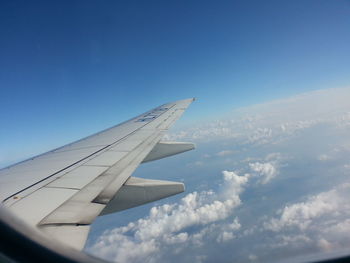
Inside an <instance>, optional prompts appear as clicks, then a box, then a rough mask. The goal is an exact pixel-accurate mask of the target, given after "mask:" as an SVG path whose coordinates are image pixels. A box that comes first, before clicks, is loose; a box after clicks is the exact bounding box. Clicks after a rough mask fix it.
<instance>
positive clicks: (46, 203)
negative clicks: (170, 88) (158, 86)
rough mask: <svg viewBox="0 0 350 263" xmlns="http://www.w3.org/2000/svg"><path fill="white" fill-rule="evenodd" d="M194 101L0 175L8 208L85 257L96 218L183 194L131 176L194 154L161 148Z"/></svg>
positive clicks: (180, 147) (178, 187)
mask: <svg viewBox="0 0 350 263" xmlns="http://www.w3.org/2000/svg"><path fill="white" fill-rule="evenodd" d="M192 101H193V99H187V100H181V101H176V102H173V103H168V104H164V105H162V106H160V107H157V108H155V109H153V110H151V111H148V112H146V113H144V114H142V115H140V116H138V117H136V118H133V119H131V120H129V121H126V122H124V123H122V124H119V125H117V126H114V127H112V128H109V129H107V130H104V131H102V132H99V133H97V134H94V135H92V136H89V137H87V138H84V139H82V140H79V141H77V142H74V143H71V144H68V145H65V146H63V147H61V148H58V149H55V150H52V151H50V152H47V153H45V154H42V155H39V156H36V157H34V158H31V159H29V160H26V161H23V162H21V163H18V164H16V165H12V166H10V167H7V168H4V169H2V170H0V198H1V200H2V203H3V205H4V206H5V207H7V208H8V209H9V210H10V211H11V212H12V213H13V214H15V215H16V216H18V217H19V218H20V219H21V220H22V221H24V222H25V223H26V224H29V225H31V226H33V227H35V228H37V229H40V230H41V231H42V232H44V233H46V234H48V235H49V236H50V237H52V238H54V239H56V240H60V241H62V242H64V243H65V244H69V245H70V246H72V247H74V248H76V249H79V250H80V249H82V248H83V247H84V244H85V242H86V239H87V236H88V233H89V229H90V225H91V224H92V223H93V221H94V220H95V218H96V217H97V216H99V215H103V214H109V213H114V212H117V211H120V210H123V209H127V208H130V207H134V206H137V205H141V204H144V203H147V202H151V201H154V200H158V199H160V198H164V197H167V196H170V195H173V194H176V193H180V192H183V191H184V185H183V184H182V183H177V182H169V181H159V180H147V179H141V178H135V177H131V175H132V173H133V172H134V170H135V169H136V168H137V167H138V166H139V165H140V163H142V162H147V161H152V160H156V159H160V158H163V157H166V156H170V155H173V154H177V153H180V152H184V151H188V150H191V149H193V148H194V145H193V144H191V143H179V142H161V141H160V140H161V138H162V136H163V135H164V132H165V131H166V130H167V129H168V128H169V127H170V126H171V125H172V124H173V123H174V122H175V121H176V120H177V119H178V118H179V117H180V116H181V115H182V113H183V112H184V111H185V109H186V108H187V107H188V106H189V104H190V103H191V102H192Z"/></svg>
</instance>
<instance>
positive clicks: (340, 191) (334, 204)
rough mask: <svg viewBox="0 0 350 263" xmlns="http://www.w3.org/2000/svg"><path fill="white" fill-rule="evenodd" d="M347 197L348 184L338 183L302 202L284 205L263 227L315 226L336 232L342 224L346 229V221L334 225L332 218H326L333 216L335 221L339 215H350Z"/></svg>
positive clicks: (303, 229) (349, 187)
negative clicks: (275, 216)
mask: <svg viewBox="0 0 350 263" xmlns="http://www.w3.org/2000/svg"><path fill="white" fill-rule="evenodd" d="M349 198H350V184H343V185H340V186H338V187H335V188H333V189H331V190H329V191H326V192H321V193H319V194H317V195H313V196H310V197H309V198H308V199H307V200H306V201H304V202H299V203H294V204H291V205H286V206H285V207H284V208H283V209H281V210H279V211H278V212H277V213H278V215H279V216H278V217H277V218H271V219H270V220H268V221H266V222H265V223H264V227H265V229H268V230H272V231H275V232H277V231H282V230H285V229H288V228H295V227H296V228H298V229H299V230H301V231H305V230H307V229H310V228H312V229H314V230H315V228H316V230H318V231H319V230H321V229H322V231H326V229H328V230H329V231H331V232H336V229H337V228H338V229H339V228H340V229H342V228H343V226H345V227H344V228H345V229H347V227H348V226H350V224H349V225H348V224H347V221H344V222H342V223H340V224H337V225H334V220H333V221H332V220H326V219H330V218H332V217H335V218H337V219H338V220H336V221H339V219H340V218H341V216H343V217H344V216H348V215H350V211H349V209H350V205H349V204H348V200H349ZM328 223H329V224H330V226H328ZM318 228H319V229H318ZM342 230H343V229H342ZM340 232H341V231H340ZM349 232H350V228H349Z"/></svg>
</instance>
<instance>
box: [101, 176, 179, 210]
mask: <svg viewBox="0 0 350 263" xmlns="http://www.w3.org/2000/svg"><path fill="white" fill-rule="evenodd" d="M184 190H185V186H184V184H183V183H178V182H172V181H162V180H150V179H143V178H137V177H130V178H129V179H128V180H127V181H126V183H125V184H124V185H123V186H122V187H121V188H120V190H119V191H118V193H117V194H116V195H115V197H114V198H113V199H112V200H111V201H110V202H109V203H108V205H107V206H106V207H105V208H104V209H103V210H102V212H101V215H107V214H111V213H115V212H118V211H121V210H125V209H128V208H132V207H135V206H139V205H143V204H146V203H149V202H153V201H157V200H159V199H163V198H166V197H169V196H172V195H175V194H179V193H182V192H183V191H184Z"/></svg>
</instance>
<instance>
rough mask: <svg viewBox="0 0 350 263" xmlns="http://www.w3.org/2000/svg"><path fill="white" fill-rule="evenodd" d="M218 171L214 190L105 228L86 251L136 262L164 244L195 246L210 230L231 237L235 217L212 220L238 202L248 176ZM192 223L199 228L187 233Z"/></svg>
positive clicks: (225, 214) (221, 238)
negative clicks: (219, 179) (218, 186)
mask: <svg viewBox="0 0 350 263" xmlns="http://www.w3.org/2000/svg"><path fill="white" fill-rule="evenodd" d="M222 174H223V186H222V189H221V190H219V191H218V192H217V193H215V192H213V191H203V192H200V193H198V192H193V193H190V194H187V195H186V196H185V197H184V198H182V199H181V201H180V202H179V203H178V204H171V205H169V204H165V205H162V206H155V207H153V208H152V209H151V210H150V213H149V215H148V216H147V217H145V218H141V219H139V220H137V221H136V222H131V223H129V224H128V225H127V226H125V227H119V228H116V229H113V230H110V231H106V232H105V233H104V234H103V235H102V236H101V237H100V238H99V239H98V240H97V242H96V243H95V244H94V245H93V246H92V247H91V248H89V249H88V250H89V251H90V252H92V253H93V254H96V255H99V256H101V257H103V258H108V259H112V260H116V261H118V262H129V261H134V262H137V261H144V258H145V257H146V258H147V257H151V258H153V257H156V255H159V251H160V250H161V248H162V247H164V246H171V245H174V244H177V249H178V250H181V244H184V243H185V242H186V241H189V242H192V243H193V244H194V245H197V246H199V245H200V244H201V242H202V239H203V237H204V236H207V235H209V234H210V233H211V234H213V233H219V236H217V238H216V240H217V241H218V242H227V241H228V240H231V239H233V238H234V233H233V232H235V231H237V230H239V229H240V227H241V225H240V223H239V221H238V218H235V219H234V220H233V221H231V223H223V224H221V225H220V224H219V225H216V224H215V223H216V222H219V221H221V220H224V219H227V218H229V217H230V216H231V215H232V213H233V211H234V209H235V208H236V207H237V206H239V205H240V204H241V199H240V197H239V194H240V193H242V191H243V190H244V186H245V185H246V184H247V183H248V180H249V175H244V176H240V175H238V174H236V173H235V172H231V171H223V172H222ZM193 226H203V228H202V229H201V230H200V231H198V232H195V233H190V232H188V230H187V229H189V228H190V227H193ZM218 229H220V230H219V231H218ZM179 246H180V247H179ZM156 252H157V253H156Z"/></svg>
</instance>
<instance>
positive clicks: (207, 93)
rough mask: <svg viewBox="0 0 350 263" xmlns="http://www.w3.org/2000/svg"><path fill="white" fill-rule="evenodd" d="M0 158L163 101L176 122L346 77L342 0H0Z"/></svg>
mask: <svg viewBox="0 0 350 263" xmlns="http://www.w3.org/2000/svg"><path fill="white" fill-rule="evenodd" d="M0 22H1V23H0V34H1V41H0V58H1V59H0V67H1V70H0V91H1V93H0V94H1V96H0V119H1V126H0V127H1V129H0V146H1V147H0V148H1V149H0V164H1V165H6V164H9V163H11V162H13V161H17V160H20V159H22V158H24V157H28V156H30V155H31V154H34V153H40V152H41V151H45V150H49V149H51V148H53V147H57V146H60V145H61V144H64V143H68V142H70V141H73V140H76V139H79V138H80V137H82V136H86V135H89V134H90V133H93V132H96V131H98V130H100V129H103V128H106V127H108V126H111V125H114V124H115V123H118V122H121V121H123V120H125V119H128V118H130V117H133V116H134V115H137V114H139V113H142V112H143V111H146V110H148V109H149V108H152V107H155V106H158V105H159V104H162V103H164V102H168V101H172V100H177V99H183V98H188V97H197V98H198V102H196V103H195V104H194V105H193V106H192V107H191V109H190V110H189V111H188V112H187V114H185V116H184V118H183V122H184V123H190V122H192V121H196V120H203V119H205V118H206V117H208V116H210V117H211V118H212V117H215V116H216V115H220V114H222V113H224V112H226V111H228V110H231V109H234V108H238V107H242V106H246V105H251V104H256V103H260V102H264V101H269V100H272V99H276V98H281V97H286V96H290V95H293V94H298V93H301V92H306V91H310V90H315V89H322V88H332V87H344V86H348V85H349V82H350V79H349V68H350V45H349V42H350V31H349V28H350V2H349V1H288V2H287V1H85V0H84V1H56V2H52V1H49V2H48V1H30V2H28V1H2V2H1V3H0Z"/></svg>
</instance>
